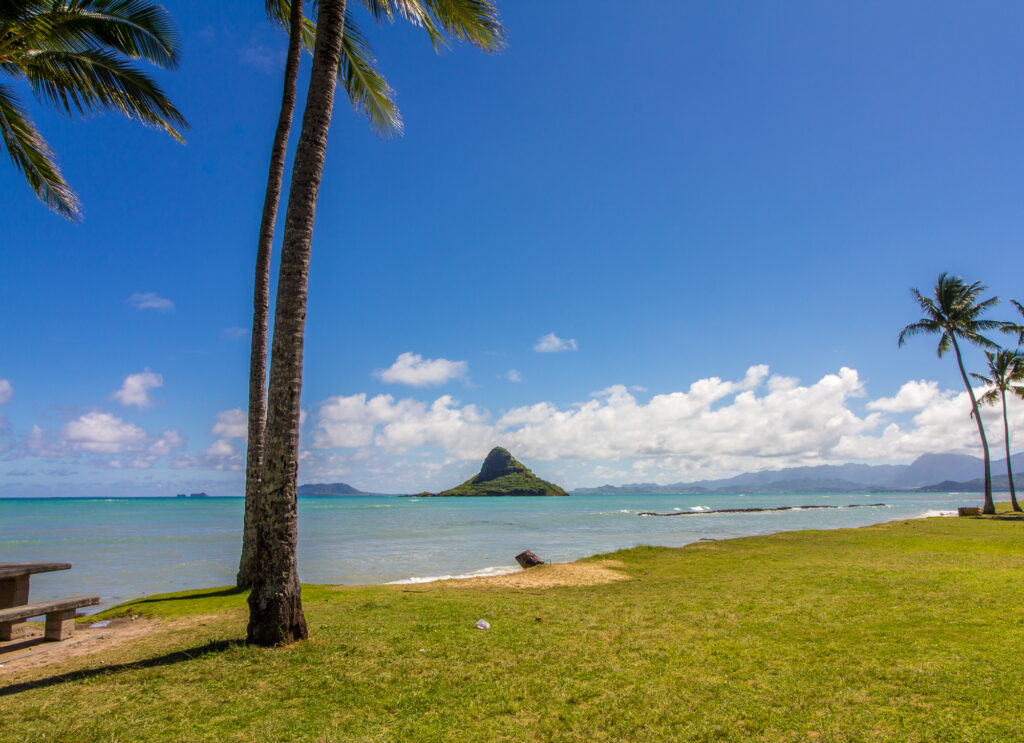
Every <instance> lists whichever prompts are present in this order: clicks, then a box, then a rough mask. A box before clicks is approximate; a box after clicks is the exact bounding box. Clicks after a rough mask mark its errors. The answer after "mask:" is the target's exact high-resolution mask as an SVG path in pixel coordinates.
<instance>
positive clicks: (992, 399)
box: [971, 390, 1000, 416]
mask: <svg viewBox="0 0 1024 743" xmlns="http://www.w3.org/2000/svg"><path fill="white" fill-rule="evenodd" d="M999 399H1000V398H999V391H998V390H988V392H986V393H984V394H983V395H982V396H981V397H979V398H978V405H995V404H997V403H998V402H999ZM971 414H972V416H973V414H974V411H973V410H972V411H971Z"/></svg>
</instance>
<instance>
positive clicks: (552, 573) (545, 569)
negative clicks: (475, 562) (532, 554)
mask: <svg viewBox="0 0 1024 743" xmlns="http://www.w3.org/2000/svg"><path fill="white" fill-rule="evenodd" d="M623 567H625V565H623V563H621V562H619V561H618V560H590V561H587V562H559V563H554V564H551V565H537V566H536V567H533V568H530V569H529V570H523V571H520V572H518V573H509V574H508V575H494V576H490V577H488V578H468V579H466V580H452V581H446V582H445V585H446V586H451V587H453V588H480V587H500V588H556V587H558V586H593V585H597V584H599V583H611V582H612V581H616V580H627V579H628V578H629V576H628V575H626V574H625V573H621V572H619V571H618V570H616V569H615V568H623Z"/></svg>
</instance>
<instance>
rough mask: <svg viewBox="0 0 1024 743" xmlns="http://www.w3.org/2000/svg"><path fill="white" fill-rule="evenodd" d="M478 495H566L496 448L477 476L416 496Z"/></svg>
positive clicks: (505, 451) (506, 451) (492, 450)
mask: <svg viewBox="0 0 1024 743" xmlns="http://www.w3.org/2000/svg"><path fill="white" fill-rule="evenodd" d="M449 495H456V496H481V495H569V494H568V493H567V492H565V491H564V490H563V489H562V488H560V487H558V486H557V485H555V484H554V483H550V482H548V481H547V480H541V479H540V478H539V477H537V476H536V475H535V474H533V473H532V472H530V470H529V469H528V468H527V467H526V466H525V465H523V464H522V463H521V462H519V461H518V460H517V459H516V458H515V457H513V456H512V455H511V454H509V452H508V449H503V448H502V447H500V446H496V447H494V448H493V449H491V453H490V454H488V455H487V459H485V460H484V464H483V466H482V467H481V468H480V473H479V474H478V475H476V476H475V477H471V478H470V479H468V480H466V481H465V482H464V483H462V484H461V485H459V486H457V487H454V488H451V489H450V490H443V491H441V492H440V493H420V494H419V496H420V497H434V496H449Z"/></svg>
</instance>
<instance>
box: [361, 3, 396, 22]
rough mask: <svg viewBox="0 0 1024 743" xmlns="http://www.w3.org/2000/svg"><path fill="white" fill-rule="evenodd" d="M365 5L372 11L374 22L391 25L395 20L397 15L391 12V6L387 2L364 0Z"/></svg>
mask: <svg viewBox="0 0 1024 743" xmlns="http://www.w3.org/2000/svg"><path fill="white" fill-rule="evenodd" d="M363 5H365V6H366V9H367V10H369V11H370V15H372V16H373V20H374V21H376V22H377V23H378V24H379V23H384V22H388V23H390V22H391V21H393V20H394V18H395V14H394V12H393V11H392V10H391V4H390V3H389V2H388V1H387V0H363Z"/></svg>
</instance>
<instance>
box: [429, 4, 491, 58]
mask: <svg viewBox="0 0 1024 743" xmlns="http://www.w3.org/2000/svg"><path fill="white" fill-rule="evenodd" d="M425 2H426V5H427V8H429V10H430V12H431V13H432V14H433V15H434V17H435V18H436V19H437V21H438V23H440V24H441V27H442V28H443V29H444V30H445V31H447V32H448V33H449V34H451V35H452V36H454V37H455V38H456V39H458V40H459V41H468V42H469V43H470V44H472V45H473V46H475V47H477V48H478V49H482V50H483V51H485V52H497V51H500V50H501V49H503V48H504V47H505V27H504V26H502V25H501V20H500V19H499V18H498V9H497V7H496V6H495V5H494V4H493V3H491V2H488V0H425Z"/></svg>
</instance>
